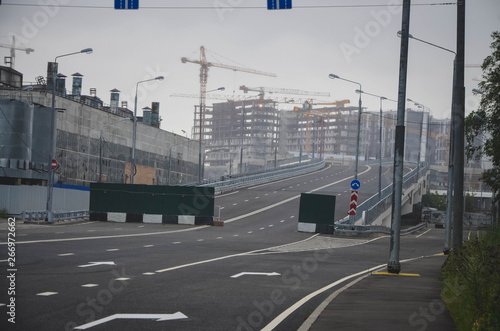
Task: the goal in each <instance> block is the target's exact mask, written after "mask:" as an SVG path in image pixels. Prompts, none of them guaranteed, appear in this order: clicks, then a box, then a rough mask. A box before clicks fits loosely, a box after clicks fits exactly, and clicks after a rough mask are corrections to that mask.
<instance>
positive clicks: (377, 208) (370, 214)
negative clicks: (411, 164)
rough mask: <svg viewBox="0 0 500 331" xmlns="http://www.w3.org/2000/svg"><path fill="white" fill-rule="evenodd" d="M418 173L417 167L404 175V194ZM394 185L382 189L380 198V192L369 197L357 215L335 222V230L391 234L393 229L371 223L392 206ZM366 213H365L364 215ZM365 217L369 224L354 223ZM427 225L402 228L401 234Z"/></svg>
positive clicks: (358, 209) (366, 222) (425, 167)
mask: <svg viewBox="0 0 500 331" xmlns="http://www.w3.org/2000/svg"><path fill="white" fill-rule="evenodd" d="M428 168H429V167H428V165H425V166H424V167H422V168H421V169H420V173H419V177H420V176H421V175H423V174H425V173H426V172H427V170H428ZM416 175H417V168H415V169H413V170H412V171H410V172H408V173H407V174H405V175H404V176H403V194H404V192H405V190H407V189H408V188H410V187H411V186H412V185H413V184H414V181H413V178H414V177H415V176H416ZM392 186H393V184H391V185H388V186H387V187H385V188H384V189H383V190H382V191H381V195H380V199H379V196H378V192H377V193H376V194H374V195H373V196H371V197H370V198H369V199H367V200H365V201H364V202H363V203H361V204H360V205H359V206H358V207H357V208H356V216H354V217H350V216H346V217H344V218H343V219H342V220H340V221H338V222H337V223H335V231H336V232H339V233H344V234H347V233H350V234H362V233H385V234H390V233H391V229H390V228H387V227H385V226H380V225H370V224H371V223H372V222H373V221H374V220H375V219H376V218H377V217H378V216H379V215H380V214H382V213H383V212H384V211H385V210H387V208H390V207H391V206H392ZM363 214H364V215H363ZM361 217H364V219H365V224H367V225H354V223H355V222H356V221H357V220H359V219H360V218H361ZM424 226H426V223H421V224H419V225H417V226H415V227H411V228H408V229H404V230H403V229H402V230H401V234H408V233H411V232H413V231H417V230H419V229H420V228H422V227H424Z"/></svg>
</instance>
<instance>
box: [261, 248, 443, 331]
mask: <svg viewBox="0 0 500 331" xmlns="http://www.w3.org/2000/svg"><path fill="white" fill-rule="evenodd" d="M438 255H440V254H434V255H428V256H418V257H414V258H410V259H406V260H401V261H399V262H400V263H404V262H408V261H413V260H418V259H421V258H424V257H432V256H438ZM386 266H387V264H380V265H378V266H376V267H372V268H369V269H368V270H364V271H360V272H358V273H356V274H353V275H350V276H347V277H344V278H342V279H339V280H337V281H336V282H333V283H331V284H330V285H327V286H325V287H323V288H320V289H319V290H317V291H314V292H313V293H311V294H309V295H307V296H305V297H304V298H302V299H300V300H299V301H297V302H296V303H295V304H293V305H292V306H290V307H289V308H288V309H287V310H285V311H284V312H282V313H281V314H279V315H278V316H277V317H276V318H275V319H274V320H272V321H271V323H269V324H268V325H266V326H265V327H264V328H263V329H261V330H260V331H272V330H273V329H274V328H275V327H277V326H278V325H279V324H280V323H281V322H283V320H285V318H287V317H288V316H290V315H291V314H292V313H293V312H294V311H296V310H297V309H298V308H300V307H301V306H302V305H303V304H304V303H306V302H307V301H309V300H311V299H312V298H314V297H315V296H317V295H318V294H321V293H323V292H325V291H327V290H329V289H331V288H332V287H335V286H337V285H338V284H340V283H343V282H345V281H346V280H349V279H351V278H354V277H357V276H361V275H363V274H366V273H369V272H372V271H377V270H378V269H380V268H384V267H386Z"/></svg>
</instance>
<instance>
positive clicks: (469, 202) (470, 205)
mask: <svg viewBox="0 0 500 331" xmlns="http://www.w3.org/2000/svg"><path fill="white" fill-rule="evenodd" d="M465 212H467V213H475V212H476V204H475V202H474V196H473V195H472V194H470V193H467V194H466V195H465Z"/></svg>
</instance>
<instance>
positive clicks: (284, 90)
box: [240, 85, 330, 97]
mask: <svg viewBox="0 0 500 331" xmlns="http://www.w3.org/2000/svg"><path fill="white" fill-rule="evenodd" d="M240 90H242V91H243V92H244V93H248V91H254V92H261V93H265V92H267V93H279V94H293V95H315V96H322V97H329V96H330V93H329V92H313V91H304V90H298V89H290V88H279V87H265V86H259V87H247V86H245V85H241V86H240Z"/></svg>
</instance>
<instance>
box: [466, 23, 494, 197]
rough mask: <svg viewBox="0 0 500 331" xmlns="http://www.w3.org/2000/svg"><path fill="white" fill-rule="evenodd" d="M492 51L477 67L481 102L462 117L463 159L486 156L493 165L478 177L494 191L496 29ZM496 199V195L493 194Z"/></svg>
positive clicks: (475, 158) (477, 158)
mask: <svg viewBox="0 0 500 331" xmlns="http://www.w3.org/2000/svg"><path fill="white" fill-rule="evenodd" d="M491 36H492V38H493V42H492V44H491V46H490V47H491V49H492V54H491V55H489V56H488V57H486V59H484V61H483V64H482V66H481V68H482V70H483V77H482V78H483V80H482V81H481V82H480V83H479V89H480V90H481V91H482V92H483V94H482V95H481V103H480V106H479V108H478V109H477V110H476V111H473V112H472V113H471V114H469V116H467V118H466V119H465V138H466V140H467V146H466V154H467V158H469V159H470V160H471V159H474V160H479V159H480V157H481V156H483V155H484V156H487V157H490V158H491V160H492V163H493V168H492V169H489V170H486V171H484V172H483V174H482V177H481V180H482V181H483V182H484V183H485V184H487V185H488V186H490V187H491V188H492V190H494V191H495V192H496V191H498V190H499V189H500V144H498V141H500V65H499V63H500V32H498V31H496V32H493V34H492V35H491ZM497 200H498V197H497Z"/></svg>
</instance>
